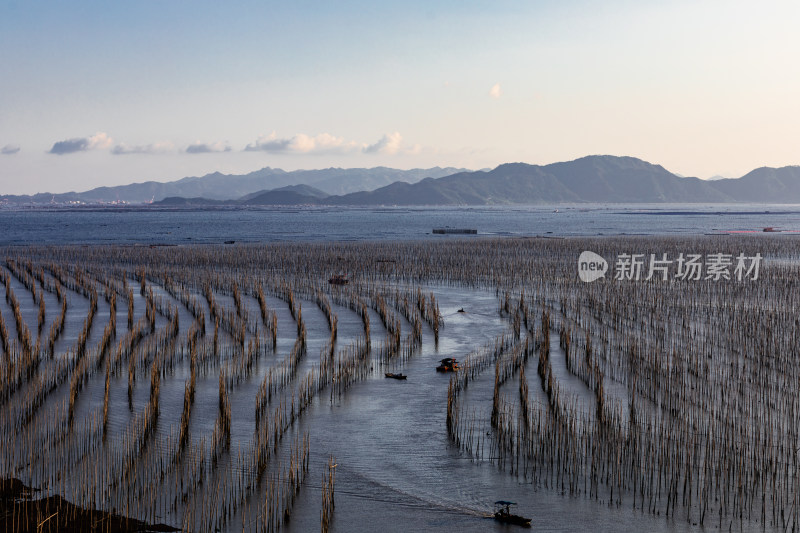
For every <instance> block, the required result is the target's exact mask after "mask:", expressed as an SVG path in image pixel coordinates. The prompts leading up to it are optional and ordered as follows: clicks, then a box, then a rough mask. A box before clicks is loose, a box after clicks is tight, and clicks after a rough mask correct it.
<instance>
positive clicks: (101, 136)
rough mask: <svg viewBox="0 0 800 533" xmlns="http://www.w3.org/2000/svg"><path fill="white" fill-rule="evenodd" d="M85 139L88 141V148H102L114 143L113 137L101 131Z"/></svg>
mask: <svg viewBox="0 0 800 533" xmlns="http://www.w3.org/2000/svg"><path fill="white" fill-rule="evenodd" d="M87 140H88V141H89V150H103V149H105V148H108V147H109V146H111V145H112V144H114V139H112V138H111V137H109V136H108V135H107V134H106V133H104V132H102V131H100V132H97V133H95V134H94V135H92V136H91V137H89V138H88V139H87Z"/></svg>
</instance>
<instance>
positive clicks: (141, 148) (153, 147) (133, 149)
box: [111, 142, 175, 155]
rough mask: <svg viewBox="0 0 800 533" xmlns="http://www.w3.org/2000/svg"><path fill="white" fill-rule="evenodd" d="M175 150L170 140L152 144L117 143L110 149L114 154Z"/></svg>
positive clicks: (153, 152) (154, 152) (160, 152)
mask: <svg viewBox="0 0 800 533" xmlns="http://www.w3.org/2000/svg"><path fill="white" fill-rule="evenodd" d="M174 150H175V145H174V144H172V143H171V142H159V143H152V144H137V145H133V146H129V145H127V144H125V143H119V144H118V145H116V146H114V148H112V149H111V153H112V154H114V155H127V154H165V153H167V152H172V151H174Z"/></svg>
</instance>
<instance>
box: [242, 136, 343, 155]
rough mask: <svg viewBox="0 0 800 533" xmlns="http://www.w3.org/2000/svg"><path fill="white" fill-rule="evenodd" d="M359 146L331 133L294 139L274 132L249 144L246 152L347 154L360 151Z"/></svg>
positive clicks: (295, 137)
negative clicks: (279, 135) (281, 136)
mask: <svg viewBox="0 0 800 533" xmlns="http://www.w3.org/2000/svg"><path fill="white" fill-rule="evenodd" d="M358 147H359V145H358V144H357V143H355V142H352V141H346V140H345V139H344V138H342V137H335V136H333V135H331V134H329V133H320V134H319V135H315V136H313V137H312V136H310V135H306V134H305V133H298V134H297V135H295V136H294V137H292V138H290V139H287V138H278V137H277V136H276V135H275V132H273V133H272V134H271V135H269V136H266V137H259V138H258V140H256V142H255V143H253V144H248V145H247V146H246V147H245V151H248V152H258V151H263V152H273V153H290V154H291V153H294V154H315V153H319V154H332V153H333V154H337V153H338V154H345V153H349V152H353V151H354V150H356V149H358Z"/></svg>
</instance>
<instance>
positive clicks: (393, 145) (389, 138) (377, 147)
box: [364, 131, 403, 155]
mask: <svg viewBox="0 0 800 533" xmlns="http://www.w3.org/2000/svg"><path fill="white" fill-rule="evenodd" d="M402 143H403V136H402V135H400V132H397V131H396V132H394V133H389V134H387V135H384V136H383V137H381V138H380V140H378V142H376V143H375V144H370V145H369V146H365V147H364V153H366V154H388V155H394V154H396V153H397V152H399V151H400V147H401V145H402Z"/></svg>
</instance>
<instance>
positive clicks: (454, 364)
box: [436, 357, 458, 372]
mask: <svg viewBox="0 0 800 533" xmlns="http://www.w3.org/2000/svg"><path fill="white" fill-rule="evenodd" d="M456 370H458V361H456V360H455V359H453V358H452V357H445V358H444V359H442V360H441V361H439V366H437V367H436V371H437V372H455V371H456Z"/></svg>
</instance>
